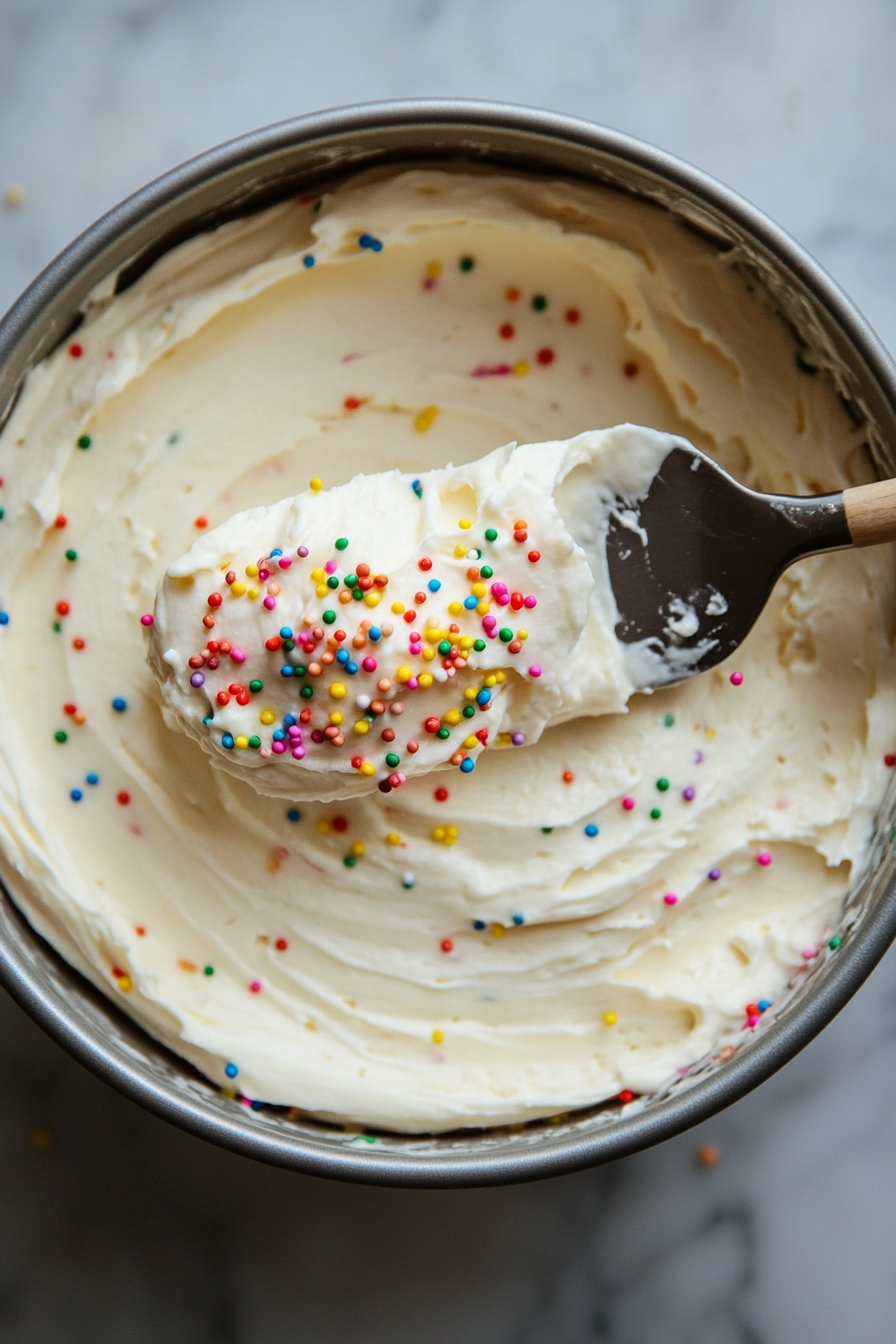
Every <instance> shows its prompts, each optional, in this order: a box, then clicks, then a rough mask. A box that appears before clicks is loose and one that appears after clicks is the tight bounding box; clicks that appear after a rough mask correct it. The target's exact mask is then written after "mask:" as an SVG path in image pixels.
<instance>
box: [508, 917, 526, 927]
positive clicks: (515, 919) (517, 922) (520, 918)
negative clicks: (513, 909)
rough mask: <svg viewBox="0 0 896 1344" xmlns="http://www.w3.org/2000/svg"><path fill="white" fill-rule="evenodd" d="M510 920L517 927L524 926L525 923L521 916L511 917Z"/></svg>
mask: <svg viewBox="0 0 896 1344" xmlns="http://www.w3.org/2000/svg"><path fill="white" fill-rule="evenodd" d="M510 918H511V919H512V920H513V922H514V924H516V925H517V926H519V925H520V924H525V922H526V921H525V919H524V917H523V916H522V915H511V916H510Z"/></svg>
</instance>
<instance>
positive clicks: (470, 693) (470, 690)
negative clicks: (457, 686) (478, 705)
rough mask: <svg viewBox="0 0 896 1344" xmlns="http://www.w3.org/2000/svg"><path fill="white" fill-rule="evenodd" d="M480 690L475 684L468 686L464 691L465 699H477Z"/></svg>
mask: <svg viewBox="0 0 896 1344" xmlns="http://www.w3.org/2000/svg"><path fill="white" fill-rule="evenodd" d="M477 694H478V692H477V690H476V687H475V686H468V687H467V688H466V690H465V691H464V699H465V700H475V699H476V696H477Z"/></svg>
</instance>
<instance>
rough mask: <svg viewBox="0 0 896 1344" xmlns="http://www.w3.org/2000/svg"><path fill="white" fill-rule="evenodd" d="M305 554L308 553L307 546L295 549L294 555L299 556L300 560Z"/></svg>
mask: <svg viewBox="0 0 896 1344" xmlns="http://www.w3.org/2000/svg"><path fill="white" fill-rule="evenodd" d="M307 554H308V547H307V546H299V547H298V548H297V550H296V555H297V556H298V557H299V559H300V560H304V559H305V557H306V556H307Z"/></svg>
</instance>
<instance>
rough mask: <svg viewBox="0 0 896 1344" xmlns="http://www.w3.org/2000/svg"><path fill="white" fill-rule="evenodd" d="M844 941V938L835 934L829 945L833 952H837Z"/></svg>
mask: <svg viewBox="0 0 896 1344" xmlns="http://www.w3.org/2000/svg"><path fill="white" fill-rule="evenodd" d="M842 942H843V939H842V938H838V937H837V936H836V935H835V936H834V937H833V938H832V939H831V940H830V942H829V943H828V947H829V948H830V949H831V951H832V952H836V951H837V948H838V947H839V946H840V944H841V943H842Z"/></svg>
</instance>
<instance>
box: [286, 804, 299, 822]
mask: <svg viewBox="0 0 896 1344" xmlns="http://www.w3.org/2000/svg"><path fill="white" fill-rule="evenodd" d="M286 819H287V821H301V820H302V814H301V812H300V811H299V809H298V808H297V807H290V808H288V809H287V812H286Z"/></svg>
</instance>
